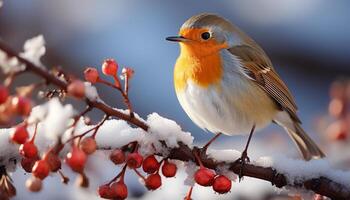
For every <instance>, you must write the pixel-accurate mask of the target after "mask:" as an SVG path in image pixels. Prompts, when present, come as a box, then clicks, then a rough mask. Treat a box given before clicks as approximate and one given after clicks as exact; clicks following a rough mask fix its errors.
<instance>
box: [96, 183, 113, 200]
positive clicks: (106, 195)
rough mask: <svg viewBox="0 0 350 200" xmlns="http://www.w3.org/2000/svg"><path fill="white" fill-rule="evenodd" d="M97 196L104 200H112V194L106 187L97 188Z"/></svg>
mask: <svg viewBox="0 0 350 200" xmlns="http://www.w3.org/2000/svg"><path fill="white" fill-rule="evenodd" d="M98 195H100V197H101V198H104V199H113V198H114V196H113V192H112V190H111V188H110V187H109V186H108V185H101V186H100V187H98Z"/></svg>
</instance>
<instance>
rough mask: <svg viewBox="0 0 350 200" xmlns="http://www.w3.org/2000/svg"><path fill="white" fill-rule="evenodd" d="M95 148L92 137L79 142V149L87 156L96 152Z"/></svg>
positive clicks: (94, 141)
mask: <svg viewBox="0 0 350 200" xmlns="http://www.w3.org/2000/svg"><path fill="white" fill-rule="evenodd" d="M96 148H97V144H96V140H95V139H94V138H92V137H86V138H84V139H83V140H82V141H81V142H80V149H81V150H83V151H84V152H85V153H86V154H87V155H90V154H92V153H94V152H95V151H96Z"/></svg>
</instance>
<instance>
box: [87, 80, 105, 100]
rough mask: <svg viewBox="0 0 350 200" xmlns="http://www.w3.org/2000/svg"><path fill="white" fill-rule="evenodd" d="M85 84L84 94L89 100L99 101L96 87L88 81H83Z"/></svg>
mask: <svg viewBox="0 0 350 200" xmlns="http://www.w3.org/2000/svg"><path fill="white" fill-rule="evenodd" d="M84 85H85V96H86V98H88V99H89V100H90V101H100V102H102V100H101V99H100V97H99V96H98V93H97V89H96V87H95V86H93V85H92V84H91V83H90V82H84Z"/></svg>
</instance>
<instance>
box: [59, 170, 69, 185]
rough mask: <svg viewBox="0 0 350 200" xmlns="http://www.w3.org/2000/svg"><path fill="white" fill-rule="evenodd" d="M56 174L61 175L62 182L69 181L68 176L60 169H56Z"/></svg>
mask: <svg viewBox="0 0 350 200" xmlns="http://www.w3.org/2000/svg"><path fill="white" fill-rule="evenodd" d="M58 174H59V175H60V177H61V181H62V183H64V184H67V183H68V182H69V178H68V177H67V176H65V175H64V174H63V172H62V170H58Z"/></svg>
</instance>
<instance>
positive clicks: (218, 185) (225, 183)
mask: <svg viewBox="0 0 350 200" xmlns="http://www.w3.org/2000/svg"><path fill="white" fill-rule="evenodd" d="M231 186H232V183H231V180H230V179H228V178H227V177H226V176H223V175H219V176H218V177H216V178H215V180H214V183H213V189H214V191H215V192H217V193H219V194H225V193H228V192H229V191H230V190H231Z"/></svg>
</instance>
